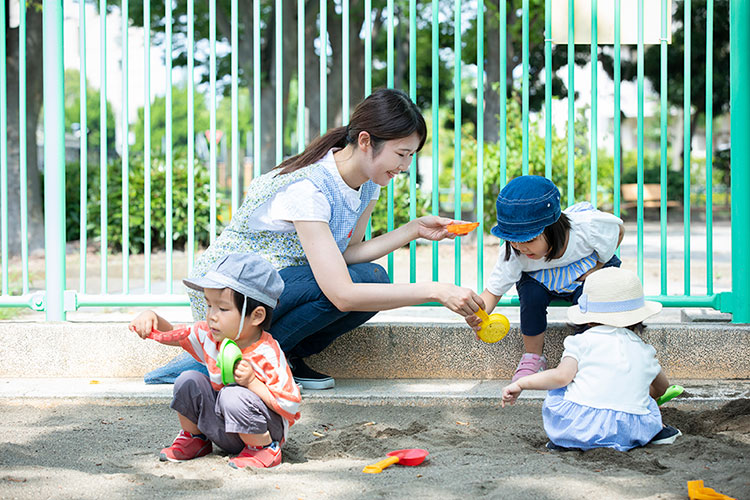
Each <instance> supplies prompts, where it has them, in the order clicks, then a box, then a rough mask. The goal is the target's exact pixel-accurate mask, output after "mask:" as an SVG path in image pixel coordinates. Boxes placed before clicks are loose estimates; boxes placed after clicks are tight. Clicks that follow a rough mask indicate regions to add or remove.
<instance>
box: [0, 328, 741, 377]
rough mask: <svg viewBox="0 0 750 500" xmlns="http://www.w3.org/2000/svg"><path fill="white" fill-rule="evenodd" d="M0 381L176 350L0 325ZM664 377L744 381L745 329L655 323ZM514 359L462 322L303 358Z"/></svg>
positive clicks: (427, 364) (162, 359) (511, 341)
mask: <svg viewBox="0 0 750 500" xmlns="http://www.w3.org/2000/svg"><path fill="white" fill-rule="evenodd" d="M570 333H571V330H570V328H568V327H566V326H564V325H562V324H551V325H550V327H549V329H548V331H547V336H546V348H545V350H546V355H547V357H548V359H549V360H550V365H551V366H554V365H556V364H557V361H558V360H559V359H560V355H561V354H562V349H563V339H564V338H565V336H566V335H568V334H570ZM0 335H2V338H5V339H12V341H6V342H4V343H3V344H2V345H1V346H0V359H2V360H3V363H2V365H1V366H0V377H6V378H11V379H12V378H18V377H29V376H30V377H74V378H122V377H134V378H140V377H142V376H143V374H145V373H146V372H148V371H150V370H152V369H154V368H156V367H158V366H161V365H162V364H164V363H166V362H167V361H169V360H170V359H172V358H173V357H174V356H175V355H176V354H178V353H179V352H181V351H180V350H179V349H178V348H174V347H168V346H163V345H160V344H157V343H156V342H153V341H144V340H141V339H139V338H138V337H137V336H136V335H135V334H133V333H132V332H130V331H128V330H127V326H126V324H125V323H36V322H2V323H0ZM643 338H644V340H645V341H646V342H648V343H650V344H652V345H653V346H654V347H655V348H656V352H657V356H658V357H659V360H660V362H661V364H662V366H663V367H664V369H665V371H666V372H667V374H668V376H669V377H670V378H673V379H717V380H719V379H750V356H748V353H750V326H748V325H730V324H716V323H713V324H661V325H658V324H657V325H652V326H650V327H649V328H648V329H647V330H646V332H645V333H644V335H643ZM521 353H522V343H521V336H520V333H519V330H518V328H517V327H513V328H511V332H510V333H509V334H508V336H507V337H505V339H503V340H501V341H500V342H498V343H496V344H485V343H483V342H481V341H479V340H477V339H476V338H475V336H474V335H473V334H472V333H471V332H470V331H469V330H468V328H467V327H466V326H465V325H463V324H457V323H455V322H454V323H427V322H425V323H399V324H395V323H378V322H370V323H366V324H365V325H363V326H361V327H359V328H357V329H356V330H354V331H353V332H351V333H349V334H347V335H344V336H342V337H341V338H339V339H338V340H336V342H334V343H333V344H332V345H331V346H330V347H329V348H328V349H326V350H325V351H324V352H322V353H320V354H319V355H316V356H313V357H311V358H310V364H311V366H313V367H315V368H317V369H319V370H321V371H323V372H325V373H329V374H331V375H332V376H334V377H336V378H340V379H424V378H427V379H462V380H505V379H509V378H510V377H511V376H512V374H513V371H514V370H515V367H516V364H517V362H518V359H519V358H520V356H521Z"/></svg>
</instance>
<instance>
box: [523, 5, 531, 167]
mask: <svg viewBox="0 0 750 500" xmlns="http://www.w3.org/2000/svg"><path fill="white" fill-rule="evenodd" d="M521 31H522V43H521V59H522V65H523V77H522V83H521V87H522V91H521V93H522V99H521V133H522V139H521V140H522V143H523V144H522V147H521V150H522V153H521V154H522V160H521V171H522V173H523V175H526V174H528V173H529V0H523V23H522V28H521Z"/></svg>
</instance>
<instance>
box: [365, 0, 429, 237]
mask: <svg viewBox="0 0 750 500" xmlns="http://www.w3.org/2000/svg"><path fill="white" fill-rule="evenodd" d="M435 1H437V0H435ZM371 92H372V0H365V97H367V96H369V95H370V93H371ZM371 237H372V217H370V219H369V220H368V221H367V229H366V230H365V239H366V240H369V239H370V238H371Z"/></svg>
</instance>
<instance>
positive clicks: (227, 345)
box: [216, 339, 242, 385]
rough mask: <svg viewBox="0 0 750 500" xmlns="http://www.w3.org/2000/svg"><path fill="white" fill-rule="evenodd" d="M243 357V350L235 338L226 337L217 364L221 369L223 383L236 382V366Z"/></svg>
mask: <svg viewBox="0 0 750 500" xmlns="http://www.w3.org/2000/svg"><path fill="white" fill-rule="evenodd" d="M241 359H242V351H241V350H240V348H239V347H238V346H237V344H236V343H235V341H234V340H231V339H224V340H223V341H222V342H221V347H220V348H219V357H218V358H216V366H218V367H219V369H220V370H221V383H222V384H224V385H229V384H234V366H235V365H236V364H237V362H239V360H241Z"/></svg>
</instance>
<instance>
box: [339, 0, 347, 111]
mask: <svg viewBox="0 0 750 500" xmlns="http://www.w3.org/2000/svg"><path fill="white" fill-rule="evenodd" d="M341 119H342V121H343V123H342V124H343V125H346V124H348V123H349V0H343V1H342V3H341Z"/></svg>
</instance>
